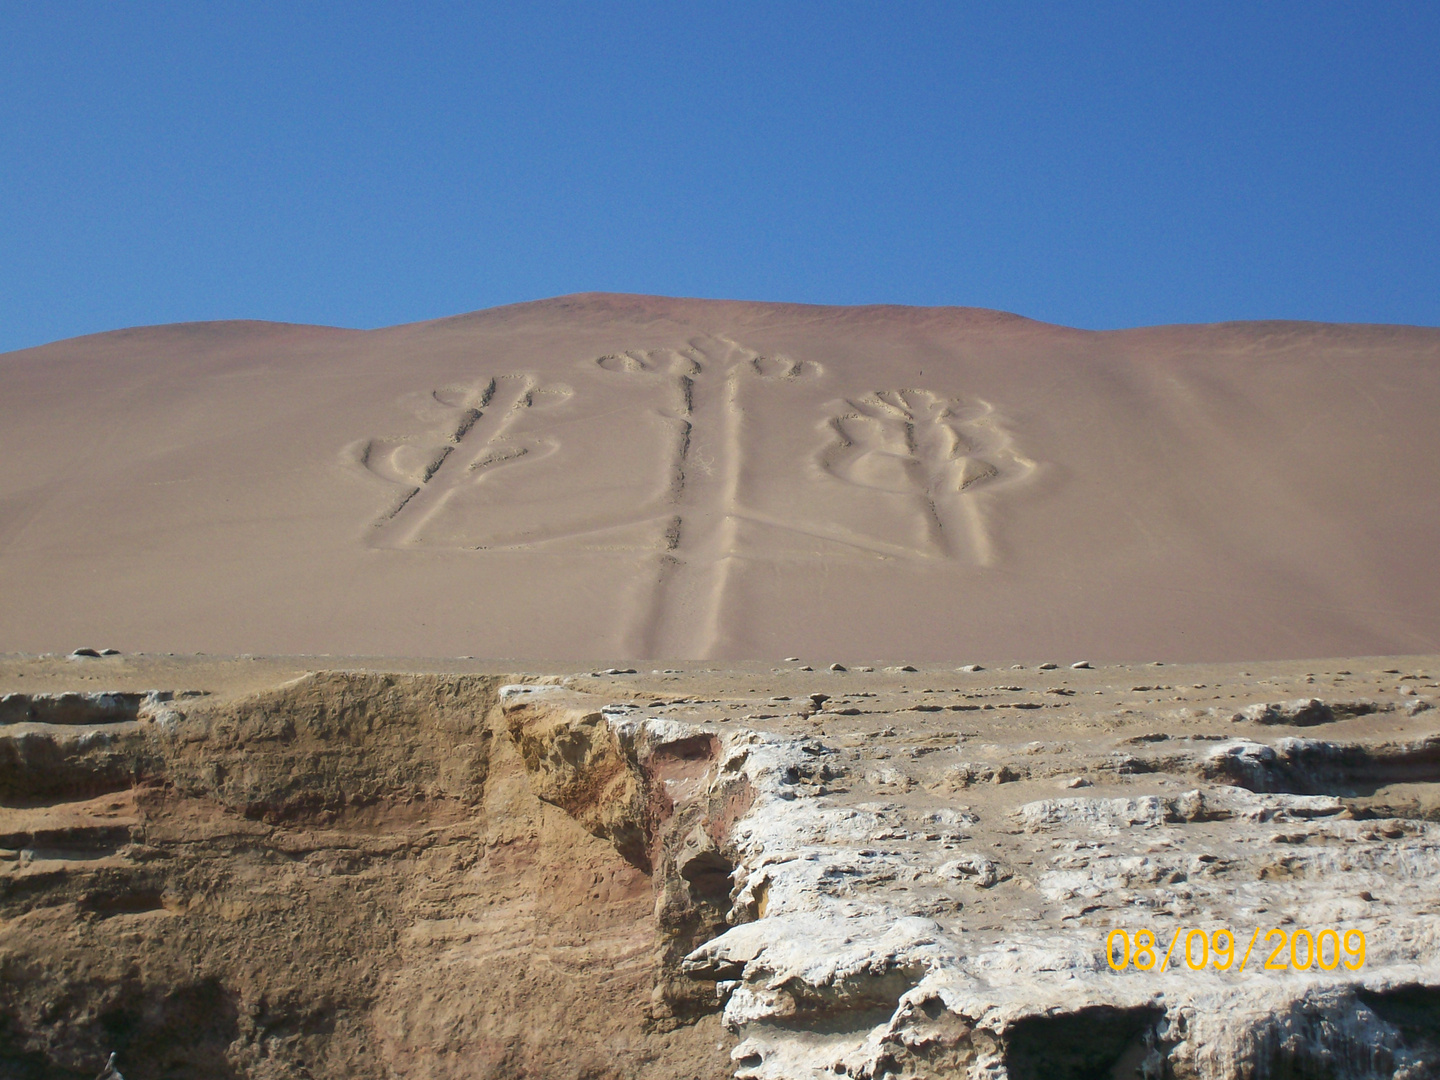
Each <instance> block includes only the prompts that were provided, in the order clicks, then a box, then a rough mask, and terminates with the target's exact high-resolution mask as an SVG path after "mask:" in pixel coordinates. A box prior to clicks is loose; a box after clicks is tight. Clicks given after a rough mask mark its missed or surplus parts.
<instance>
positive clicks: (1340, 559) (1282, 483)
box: [0, 294, 1440, 664]
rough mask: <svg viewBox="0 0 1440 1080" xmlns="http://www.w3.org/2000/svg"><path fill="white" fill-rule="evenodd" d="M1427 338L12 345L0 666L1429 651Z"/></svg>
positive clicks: (675, 314) (847, 326) (1435, 591)
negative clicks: (54, 658) (90, 658)
mask: <svg viewBox="0 0 1440 1080" xmlns="http://www.w3.org/2000/svg"><path fill="white" fill-rule="evenodd" d="M1437 415H1440V330H1436V329H1425V328H1413V327H1389V326H1338V325H1324V324H1312V323H1279V322H1272V323H1233V324H1222V325H1211V326H1175V327H1157V328H1149V329H1139V330H1127V331H1117V332H1104V333H1097V332H1086V331H1079V330H1073V329H1067V328H1064V327H1058V326H1050V325H1046V324H1042V323H1037V322H1033V321H1030V320H1027V319H1023V318H1020V317H1017V316H1012V315H1005V314H1000V313H996V312H990V311H981V310H975V309H964V308H939V309H925V308H903V307H855V308H830V307H812V306H802V305H791V304H763V303H732V302H717V301H700V300H675V299H665V298H658V297H640V296H617V295H606V294H596V295H582V296H572V297H563V298H559V299H554V300H546V301H541V302H537V303H531V304H520V305H514V306H509V307H503V308H496V309H492V310H488V311H481V312H477V313H474V314H470V315H464V316H459V317H456V318H450V319H441V320H437V321H433V322H425V323H416V324H413V325H407V326H399V327H392V328H388V329H383V330H374V331H354V330H344V329H333V328H325V327H312V326H289V325H277V324H269V323H259V322H219V323H202V324H190V325H179V326H161V327H149V328H141V329H133V330H122V331H116V332H113V333H107V334H98V335H94V336H90V337H84V338H77V339H74V340H70V341H62V342H57V343H54V344H51V345H46V346H42V347H39V348H35V349H27V350H24V351H20V352H14V353H9V354H6V355H4V356H0V449H3V460H4V462H5V468H4V470H3V472H0V597H3V604H0V650H3V651H31V652H35V651H44V650H68V649H70V648H73V647H75V646H77V645H89V644H99V645H110V646H115V647H119V648H121V649H124V650H126V651H142V650H143V651H166V650H173V651H177V652H178V651H184V652H191V651H206V652H242V651H243V652H254V653H278V652H291V653H331V654H359V653H363V654H371V655H390V656H405V655H464V654H470V655H476V656H489V657H513V658H519V659H530V660H562V659H603V658H608V659H613V660H617V661H618V660H641V659H644V660H651V659H663V658H670V657H673V658H714V659H725V660H730V659H739V658H766V659H768V658H779V657H782V656H785V655H798V656H802V657H805V658H807V659H809V660H811V662H813V663H817V664H818V663H822V662H824V663H828V662H830V661H839V662H842V663H847V664H853V663H864V662H867V661H868V662H885V661H896V660H910V661H915V662H920V661H955V662H959V661H962V660H978V661H981V662H984V661H990V660H1008V659H1017V660H1018V659H1027V658H1029V659H1036V658H1045V657H1049V656H1053V657H1055V658H1056V659H1075V658H1079V657H1082V656H1083V657H1086V658H1089V659H1092V660H1097V661H1099V660H1111V659H1116V660H1118V659H1150V658H1152V657H1159V658H1163V659H1167V660H1218V659H1227V658H1243V657H1257V658H1258V657H1273V658H1285V657H1301V656H1317V655H1332V656H1333V655H1347V654H1349V655H1354V654H1382V653H1417V652H1433V651H1435V650H1436V649H1440V562H1437V560H1436V558H1435V552H1436V547H1437V544H1436V541H1437V537H1440V425H1437V424H1436V422H1435V418H1436V416H1437Z"/></svg>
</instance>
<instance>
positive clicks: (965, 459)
mask: <svg viewBox="0 0 1440 1080" xmlns="http://www.w3.org/2000/svg"><path fill="white" fill-rule="evenodd" d="M587 368H588V370H589V378H591V379H593V378H595V377H597V376H598V377H600V378H602V379H604V378H608V377H618V378H622V379H625V380H627V381H630V382H633V383H634V385H635V387H636V391H637V394H636V399H635V409H634V412H633V414H627V415H624V416H617V419H616V423H615V428H614V430H616V431H617V432H619V433H621V434H629V433H630V431H631V426H635V425H641V426H642V427H643V425H645V424H647V423H648V424H649V425H651V430H652V431H653V430H656V425H658V430H659V431H660V432H662V436H661V440H660V445H658V446H657V448H656V449H657V451H658V452H657V453H654V454H650V455H648V456H646V457H645V459H644V460H645V461H646V463H647V464H648V465H649V466H650V467H653V468H655V469H656V470H657V472H656V474H655V475H654V476H653V478H652V479H653V483H649V486H648V487H645V486H644V485H643V484H642V485H639V486H634V485H632V487H631V488H629V489H627V496H626V497H625V498H621V499H619V500H617V505H615V506H613V507H606V508H605V509H603V510H596V511H594V512H590V513H588V515H587V514H585V513H578V514H562V515H561V516H560V518H559V520H558V521H553V522H551V523H550V524H548V525H545V526H537V525H535V524H534V523H533V522H531V523H530V524H528V525H527V524H524V523H521V524H516V523H514V522H511V523H509V524H507V522H506V512H507V508H506V506H505V504H504V503H503V502H492V503H490V504H488V505H485V506H484V507H483V509H484V513H483V515H480V514H479V513H478V511H477V510H476V509H475V508H474V506H473V505H472V506H470V507H469V509H468V511H466V512H468V513H471V514H476V515H477V520H476V521H474V522H466V521H462V522H460V533H461V534H464V533H465V532H466V531H467V529H468V530H469V535H471V536H472V537H474V538H481V537H483V540H484V542H482V543H473V542H465V543H457V542H456V541H455V539H454V537H455V535H456V529H455V522H454V520H453V519H454V513H450V515H449V517H448V518H447V512H449V511H450V507H451V505H452V502H453V500H454V498H455V496H456V495H457V494H459V493H461V492H463V491H467V490H471V491H473V490H474V488H475V486H476V485H484V484H485V483H486V482H487V480H489V479H490V478H491V477H492V476H493V475H494V474H495V472H496V471H497V470H499V469H502V468H510V467H519V468H526V469H529V468H532V467H534V465H535V464H537V463H540V462H541V461H543V460H544V459H545V458H546V457H548V456H550V455H552V454H555V453H557V452H558V451H560V450H561V449H562V443H561V439H560V433H559V430H558V425H556V424H552V425H551V426H550V428H549V430H545V429H542V430H541V431H538V432H537V431H536V430H534V427H535V424H534V422H533V421H534V417H535V416H536V414H537V412H538V411H539V410H543V409H545V408H547V407H553V406H558V405H560V404H562V403H565V402H568V401H570V399H571V398H572V397H573V391H572V390H571V388H570V387H568V386H562V385H558V384H546V383H543V382H542V381H541V380H540V379H539V378H537V377H536V376H533V375H529V374H524V373H518V374H512V375H505V376H499V377H497V378H493V379H489V380H486V381H483V382H480V383H477V384H475V385H473V386H469V387H450V388H447V389H445V390H440V391H435V392H434V393H431V394H428V395H419V396H417V397H416V398H414V399H413V400H411V401H410V402H409V404H410V405H411V407H412V410H413V411H414V412H415V413H416V415H417V416H419V417H421V418H422V419H423V420H425V421H426V422H427V423H429V424H431V425H432V427H431V430H430V431H429V432H427V433H426V434H424V435H421V436H417V437H413V438H402V439H390V440H386V439H372V440H368V441H364V442H362V443H359V444H355V445H354V446H353V447H352V448H351V459H352V461H353V462H354V463H356V464H358V465H359V466H361V467H363V468H365V469H366V470H368V471H369V472H371V473H373V474H375V475H377V476H380V477H383V478H384V479H386V480H389V481H391V482H392V483H395V484H398V485H400V486H401V487H402V489H403V492H402V494H401V496H400V497H399V498H398V500H397V502H396V503H395V504H394V505H393V506H392V507H391V509H390V510H389V511H388V512H387V513H386V514H385V515H384V516H383V517H382V518H381V520H380V521H378V522H377V523H376V529H375V533H374V534H373V537H372V540H373V542H374V543H375V544H376V545H377V546H382V547H390V548H416V547H432V548H433V547H452V548H468V549H473V550H489V551H505V550H511V551H557V550H558V551H564V550H576V549H577V548H578V549H586V550H606V549H609V550H621V551H632V552H634V551H650V552H652V553H653V557H654V559H655V562H654V565H653V568H652V572H650V573H648V574H646V575H643V577H644V579H645V582H646V583H645V584H644V585H642V587H641V595H639V596H637V598H636V601H635V603H636V607H635V611H634V613H633V618H632V619H631V620H630V626H631V631H630V637H631V640H630V641H629V642H627V648H628V649H632V650H634V651H635V652H636V653H637V654H643V655H660V654H661V653H664V654H666V655H675V656H694V657H699V656H706V655H710V654H712V653H713V651H714V650H715V649H716V648H717V646H718V645H719V644H721V642H722V636H723V628H722V614H723V612H724V607H725V596H726V593H727V591H728V584H729V578H730V575H731V573H732V572H733V570H734V567H735V565H736V563H737V561H738V560H740V559H743V558H746V557H749V556H750V555H752V554H754V555H758V554H760V552H758V551H756V552H750V551H748V550H746V549H745V547H744V545H742V542H741V532H740V530H741V526H742V524H745V523H748V524H749V525H752V526H759V527H760V528H762V529H770V530H776V531H778V532H780V533H785V534H791V535H798V536H802V537H805V538H807V539H809V540H812V541H824V542H827V543H829V544H832V545H840V546H842V547H845V548H848V549H850V550H852V551H854V552H856V553H857V554H865V555H869V556H878V557H885V558H900V559H910V560H935V559H957V558H961V557H963V554H964V553H965V552H966V551H968V552H969V554H970V556H971V557H973V559H974V560H975V561H976V562H977V563H979V564H981V565H986V564H988V563H990V562H991V561H992V559H993V557H994V553H993V548H992V544H991V541H990V538H989V532H988V528H987V523H986V516H985V506H984V500H985V499H986V498H987V497H988V495H989V493H990V492H992V491H993V490H996V489H998V488H1000V487H1002V486H1004V485H1006V484H1008V483H1011V482H1013V481H1015V480H1018V479H1020V478H1023V477H1024V476H1026V475H1028V474H1029V473H1030V472H1031V471H1033V470H1034V468H1035V465H1034V463H1033V462H1031V461H1029V460H1028V459H1027V458H1025V457H1023V456H1022V455H1021V454H1019V453H1018V451H1017V450H1016V449H1015V447H1014V444H1013V440H1012V439H1011V438H1010V436H1009V435H1008V433H1007V432H1005V430H1004V429H1003V428H1002V426H1001V425H1000V422H999V418H998V417H997V416H996V415H995V412H994V409H993V408H992V407H991V406H990V405H989V404H988V403H986V402H983V401H971V402H967V401H963V400H960V399H953V398H945V397H942V396H940V395H938V394H935V393H932V392H930V391H927V390H918V389H905V390H889V391H876V392H873V393H871V394H868V395H865V396H863V397H858V398H854V399H849V400H844V401H840V402H837V403H835V404H834V405H833V407H832V409H831V412H832V415H831V416H830V417H829V418H827V419H826V420H825V422H824V423H823V424H822V425H821V429H822V430H823V431H824V433H825V445H824V446H822V447H821V448H820V449H819V450H818V452H817V453H816V454H815V456H814V458H813V461H812V465H813V466H814V468H813V471H812V473H811V478H812V479H811V482H817V481H818V482H820V483H825V482H837V483H841V484H845V485H847V486H853V487H855V488H858V489H861V490H865V491H869V492H872V493H879V495H880V496H881V499H880V501H879V502H878V503H867V504H864V505H862V504H856V506H857V512H856V513H854V514H852V515H851V517H852V521H851V522H850V523H848V524H847V523H846V522H845V521H843V520H836V519H835V518H834V516H833V515H826V514H824V513H819V512H814V511H812V512H810V513H809V514H808V515H807V513H806V512H805V510H804V509H803V508H798V509H787V510H785V511H782V512H780V513H766V512H764V511H762V510H760V509H757V508H756V507H755V506H754V505H752V503H753V501H754V500H747V498H746V492H745V491H744V483H745V475H746V453H747V445H748V443H749V442H750V441H753V440H747V425H749V424H750V423H751V422H753V418H754V417H755V416H756V415H757V414H758V413H762V412H764V411H765V406H766V404H767V402H774V401H776V400H777V398H778V397H782V396H783V394H784V390H785V388H786V387H790V386H800V385H804V384H807V383H810V382H812V381H813V380H817V379H820V378H822V377H823V376H824V372H823V369H822V368H821V366H820V365H818V364H815V363H813V362H810V361H795V360H791V359H788V358H786V357H781V356H765V355H762V354H760V353H758V352H756V351H754V350H753V349H749V348H747V347H745V346H743V345H741V344H739V343H737V342H735V341H732V340H730V339H728V338H724V337H703V338H696V339H694V340H692V341H691V342H690V343H689V344H688V346H687V347H685V348H683V349H655V350H630V351H626V352H622V353H614V354H610V355H607V356H602V357H600V358H599V359H597V360H595V361H593V362H592V363H591V364H590V365H587ZM602 373H603V374H602ZM570 417H571V418H572V419H573V413H572V414H570ZM557 419H558V418H557ZM627 425H629V426H627ZM637 430H639V429H637ZM592 437H593V435H592ZM565 449H567V450H568V452H570V453H572V454H585V453H604V451H605V447H603V446H596V447H593V448H588V449H587V448H576V447H573V446H572V447H569V448H565ZM556 462H557V466H558V464H559V463H560V462H559V459H558V458H557V459H556ZM796 480H797V482H799V483H803V482H804V480H803V470H797V474H796ZM647 490H648V492H649V494H648V495H646V494H644V492H645V491H647ZM792 501H795V502H796V503H797V507H798V500H792ZM875 507H879V508H880V514H881V515H882V516H883V515H886V514H888V515H891V516H897V515H898V516H900V517H903V518H906V519H907V520H909V521H910V523H911V524H913V525H914V526H915V527H914V528H904V529H901V530H900V534H899V535H900V536H901V537H902V538H904V539H902V541H900V542H897V541H896V540H894V539H886V538H884V537H883V536H879V535H875V534H874V533H875V532H876V531H879V530H872V529H870V528H867V518H869V516H870V515H871V513H872V511H873V509H874V508H875ZM480 516H483V518H484V520H479V519H478V518H479V517H480ZM517 520H518V519H517ZM437 524H444V525H445V527H444V528H438V527H437ZM801 557H802V558H803V557H806V556H805V554H804V553H803V552H802V553H801ZM808 557H810V558H821V557H823V556H822V555H821V554H820V553H818V552H816V553H814V554H811V555H809V556H808Z"/></svg>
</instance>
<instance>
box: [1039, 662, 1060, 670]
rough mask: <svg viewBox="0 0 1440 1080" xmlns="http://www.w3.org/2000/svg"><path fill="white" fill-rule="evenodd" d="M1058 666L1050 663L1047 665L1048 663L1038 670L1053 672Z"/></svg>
mask: <svg viewBox="0 0 1440 1080" xmlns="http://www.w3.org/2000/svg"><path fill="white" fill-rule="evenodd" d="M1059 666H1060V665H1059V664H1051V663H1049V662H1046V663H1044V664H1041V665H1040V670H1041V671H1054V670H1055V669H1056V668H1057V667H1059Z"/></svg>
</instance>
